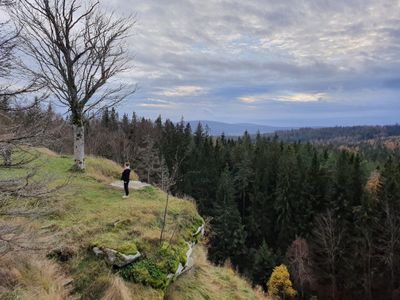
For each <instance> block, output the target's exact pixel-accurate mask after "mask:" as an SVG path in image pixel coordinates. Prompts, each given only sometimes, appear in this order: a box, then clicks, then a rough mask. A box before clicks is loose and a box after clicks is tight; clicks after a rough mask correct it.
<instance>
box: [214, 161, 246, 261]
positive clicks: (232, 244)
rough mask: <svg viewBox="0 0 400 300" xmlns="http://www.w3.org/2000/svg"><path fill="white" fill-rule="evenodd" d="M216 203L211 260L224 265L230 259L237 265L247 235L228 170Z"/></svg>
mask: <svg viewBox="0 0 400 300" xmlns="http://www.w3.org/2000/svg"><path fill="white" fill-rule="evenodd" d="M215 201H216V202H215V208H214V215H213V221H212V231H213V233H214V236H213V238H212V241H211V245H210V246H211V247H210V251H209V256H210V259H211V260H212V261H213V262H215V263H217V264H223V263H224V262H225V260H226V259H227V258H230V259H231V261H232V262H233V263H234V264H237V263H238V258H239V257H240V255H242V254H243V253H244V249H245V248H244V242H245V233H244V228H243V225H242V222H241V218H240V214H239V211H238V209H237V206H236V204H235V200H234V187H233V179H232V176H231V174H230V171H229V169H228V168H225V170H224V171H223V172H222V174H221V177H220V179H219V183H218V190H217V193H216V199H215Z"/></svg>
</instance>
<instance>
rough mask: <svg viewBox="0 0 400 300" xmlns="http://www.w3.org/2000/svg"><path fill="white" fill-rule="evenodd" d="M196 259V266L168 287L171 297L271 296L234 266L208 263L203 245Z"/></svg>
mask: <svg viewBox="0 0 400 300" xmlns="http://www.w3.org/2000/svg"><path fill="white" fill-rule="evenodd" d="M194 258H195V262H196V264H195V266H194V267H193V268H192V270H190V271H189V272H188V273H187V274H186V275H184V276H182V277H180V278H178V280H177V281H176V282H175V283H174V284H172V286H171V287H170V288H169V290H168V297H167V299H170V300H198V299H213V300H214V299H215V300H225V299H231V300H233V299H235V300H254V299H257V300H267V299H269V298H267V296H266V295H264V294H263V293H262V291H260V290H254V289H252V287H251V285H250V283H248V282H247V281H246V280H245V279H243V278H241V277H240V276H239V275H238V274H237V273H236V272H235V271H233V270H232V269H230V268H227V267H216V266H213V265H212V264H211V263H210V262H208V260H207V257H206V252H205V249H204V248H203V247H202V246H197V247H196V248H195V251H194Z"/></svg>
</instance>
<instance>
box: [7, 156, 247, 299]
mask: <svg viewBox="0 0 400 300" xmlns="http://www.w3.org/2000/svg"><path fill="white" fill-rule="evenodd" d="M40 152H41V154H40V159H39V160H37V161H36V162H35V163H34V165H35V166H38V170H39V173H38V174H37V175H36V179H37V180H40V181H48V184H49V185H50V186H53V185H56V184H57V183H61V182H64V180H65V178H67V177H70V183H69V185H68V186H67V187H65V188H63V189H62V190H60V191H58V192H57V193H56V194H55V195H52V197H51V198H50V199H49V201H48V202H47V203H46V206H47V208H50V209H51V213H49V214H47V215H45V216H42V217H40V218H35V219H32V220H29V228H30V229H31V231H32V232H33V236H34V238H33V239H32V240H30V241H29V242H30V243H31V244H32V245H34V246H38V245H40V246H41V248H45V249H46V250H43V251H38V252H35V253H32V254H31V255H30V257H25V258H24V259H25V260H26V262H27V263H26V265H25V269H29V270H31V271H32V270H35V268H36V269H40V268H39V267H37V264H36V265H35V264H34V263H33V262H30V261H29V259H30V258H31V259H32V258H35V260H40V261H43V264H49V265H51V267H48V268H46V269H47V270H42V272H36V273H35V272H34V271H32V272H33V274H36V275H29V274H31V273H29V272H28V273H27V272H25V273H26V274H28V275H26V276H25V277H26V278H25V277H24V276H23V274H25V273H24V272H22V271H21V272H19V271H18V272H19V273H20V274H19V275H18V276H16V278H17V279H18V278H19V279H18V280H17V279H16V281H17V282H18V283H19V284H17V285H15V286H13V285H10V286H9V287H8V288H4V287H3V288H1V287H0V298H2V299H3V298H4V299H6V298H7V299H29V298H30V297H32V293H33V294H35V293H36V292H35V291H37V293H39V294H38V298H39V299H41V297H42V299H52V297H53V296H51V294H50V293H53V295H54V293H58V294H60V295H61V294H62V293H67V292H71V291H72V295H74V297H76V298H83V299H101V298H104V299H130V298H132V299H162V298H163V297H164V292H163V291H160V290H156V289H153V288H151V287H146V286H143V285H141V284H134V283H131V282H126V281H124V280H121V279H120V277H119V276H118V274H117V273H115V271H113V270H111V269H110V267H109V266H107V265H106V264H105V263H104V262H103V261H101V260H99V259H98V258H96V257H94V256H93V255H91V252H90V251H88V249H90V247H91V246H93V245H99V246H104V247H110V248H114V249H117V250H119V251H121V252H124V253H126V254H128V253H134V252H136V249H138V250H140V251H141V252H142V253H144V254H145V256H146V257H152V256H154V255H156V253H157V250H158V249H159V246H158V239H159V234H160V228H161V224H162V223H161V220H162V219H161V218H162V213H163V210H164V203H165V194H164V193H163V192H161V191H160V190H158V189H156V188H153V187H150V188H146V189H144V190H141V191H133V192H132V195H131V198H130V199H128V200H125V199H122V198H121V191H119V190H116V189H113V188H111V187H109V185H108V184H109V183H110V182H111V181H113V180H114V179H115V178H116V177H118V176H119V173H120V167H119V166H118V165H117V164H115V163H113V162H111V161H108V160H105V159H100V158H89V159H88V161H87V172H86V173H85V174H80V173H78V174H76V173H75V174H73V173H71V172H70V171H69V169H70V166H71V159H70V158H69V157H59V156H57V155H55V154H52V153H51V152H49V151H43V150H41V151H40ZM31 168H33V166H31ZM21 173H23V171H22V170H17V171H15V173H12V172H8V173H7V174H0V176H2V177H12V176H15V175H17V174H21ZM50 178H51V179H52V180H50ZM13 205H17V204H15V203H13ZM31 205H32V207H34V206H35V205H36V204H35V205H34V204H33V203H31ZM0 222H8V223H10V224H11V223H21V224H24V223H23V222H25V221H24V220H21V219H18V218H9V219H5V218H3V219H1V218H0ZM199 222H201V218H200V216H199V215H198V214H197V211H196V207H195V204H194V203H193V202H190V201H188V200H182V199H177V198H172V199H171V201H170V207H169V216H168V224H167V228H166V234H165V236H166V239H167V240H169V239H170V237H171V236H174V238H172V239H171V246H172V247H174V246H177V247H178V245H182V241H183V240H184V239H186V240H187V238H188V237H190V235H191V233H192V232H193V230H194V229H195V228H196V226H198V224H199ZM176 224H178V225H176ZM24 227H25V228H27V226H26V225H24ZM173 232H175V234H173ZM59 247H64V248H68V249H70V250H71V251H72V252H73V253H74V256H73V258H72V259H70V260H69V261H68V262H64V263H55V262H51V261H46V259H45V257H44V256H45V254H47V253H48V252H49V250H48V249H54V248H59ZM18 255H19V254H17V255H11V256H10V255H9V256H8V257H5V258H3V262H4V263H5V262H7V263H8V266H9V268H8V269H5V270H8V271H9V272H11V273H12V272H14V273H15V270H14V269H15V268H17V270H19V269H18V266H17V267H13V266H12V265H13V263H14V265H15V262H16V261H20V260H21V258H18V257H17V256H18ZM21 255H22V254H21ZM200 257H201V256H200ZM0 263H1V262H0ZM13 268H14V269H13ZM196 268H198V267H196ZM199 268H200V269H195V270H197V271H195V272H196V273H195V274H196V275H193V274H191V273H190V274H188V275H184V276H182V277H181V278H179V279H178V280H177V281H176V282H175V283H173V285H172V286H171V287H170V289H169V294H170V295H171V296H170V297H171V299H201V298H198V297H197V295H201V296H202V297H203V298H204V299H230V298H231V294H229V293H225V292H224V293H222V294H221V297H219V298H215V297H214V296H213V295H214V293H215V292H216V291H217V290H219V289H220V288H222V287H223V286H227V287H229V288H230V289H231V288H234V289H236V288H238V291H237V292H236V293H234V294H235V296H234V297H233V298H234V299H254V297H253V295H252V293H253V291H252V290H251V289H250V287H249V285H248V284H247V283H246V282H244V281H242V280H241V279H239V278H238V277H237V276H236V275H235V274H233V273H232V272H231V271H230V270H228V269H223V268H216V267H212V266H210V265H209V264H208V263H207V262H206V260H205V259H204V255H203V258H202V259H201V265H199ZM59 269H60V270H61V271H59ZM48 270H49V273H46V272H47V271H48ZM52 270H53V271H52ZM55 270H57V272H61V273H62V276H63V278H61V279H59V280H58V281H56V280H55V281H54V282H48V280H44V278H45V279H46V278H47V279H48V278H51V277H53V273H55V272H56V271H55ZM199 270H202V271H199ZM50 271H51V272H50ZM52 272H53V273H52ZM21 274H22V275H21ZM10 276H11V275H10ZM193 276H195V277H193ZM0 277H1V276H0ZM71 279H72V280H73V281H72V284H69V285H68V286H66V287H65V286H63V285H62V284H60V282H63V281H67V282H68V281H70V280H71ZM194 279H196V280H195V281H196V282H194V281H193V282H192V281H191V280H194ZM0 285H1V284H0ZM38 286H39V287H38ZM49 286H50V287H53V286H55V287H56V288H49ZM60 286H61V287H62V288H64V289H65V291H61V290H60ZM203 286H204V288H203ZM16 287H17V288H16ZM67 289H68V291H66V290H67ZM175 289H176V290H177V292H176V293H174V292H173V291H174V290H175ZM54 290H55V291H56V292H54ZM186 293H187V295H186ZM40 295H41V296H40ZM43 295H46V297H47V298H46V297H44V296H43ZM223 295H226V296H227V297H226V298H225V297H224V296H223ZM228 296H229V297H228ZM193 297H194V298H193ZM196 297H197V298H196ZM59 299H64V298H63V297H59Z"/></svg>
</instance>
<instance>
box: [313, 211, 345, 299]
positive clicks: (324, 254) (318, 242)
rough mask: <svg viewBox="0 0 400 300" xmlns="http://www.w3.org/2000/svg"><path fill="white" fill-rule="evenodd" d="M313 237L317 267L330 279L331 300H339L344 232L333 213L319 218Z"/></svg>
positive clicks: (329, 212) (327, 213) (323, 275)
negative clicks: (339, 278)
mask: <svg viewBox="0 0 400 300" xmlns="http://www.w3.org/2000/svg"><path fill="white" fill-rule="evenodd" d="M313 237H314V239H313V242H314V247H313V248H314V249H313V250H314V259H315V262H316V264H315V265H316V266H317V267H318V269H319V270H318V271H320V272H321V273H322V274H321V275H322V277H327V278H328V279H329V282H330V285H331V291H330V296H331V299H337V290H338V282H337V279H338V271H339V268H340V262H341V259H342V252H343V237H344V231H343V229H342V227H341V226H340V224H339V223H338V222H337V220H336V219H335V217H334V215H333V213H332V212H331V211H327V212H326V213H325V214H323V215H320V216H318V217H317V219H316V224H315V229H314V231H313Z"/></svg>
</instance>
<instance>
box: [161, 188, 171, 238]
mask: <svg viewBox="0 0 400 300" xmlns="http://www.w3.org/2000/svg"><path fill="white" fill-rule="evenodd" d="M168 202H169V191H167V201H166V202H165V208H164V218H163V225H162V228H161V234H160V245H161V244H162V242H163V235H164V230H165V225H166V222H167V212H168Z"/></svg>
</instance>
